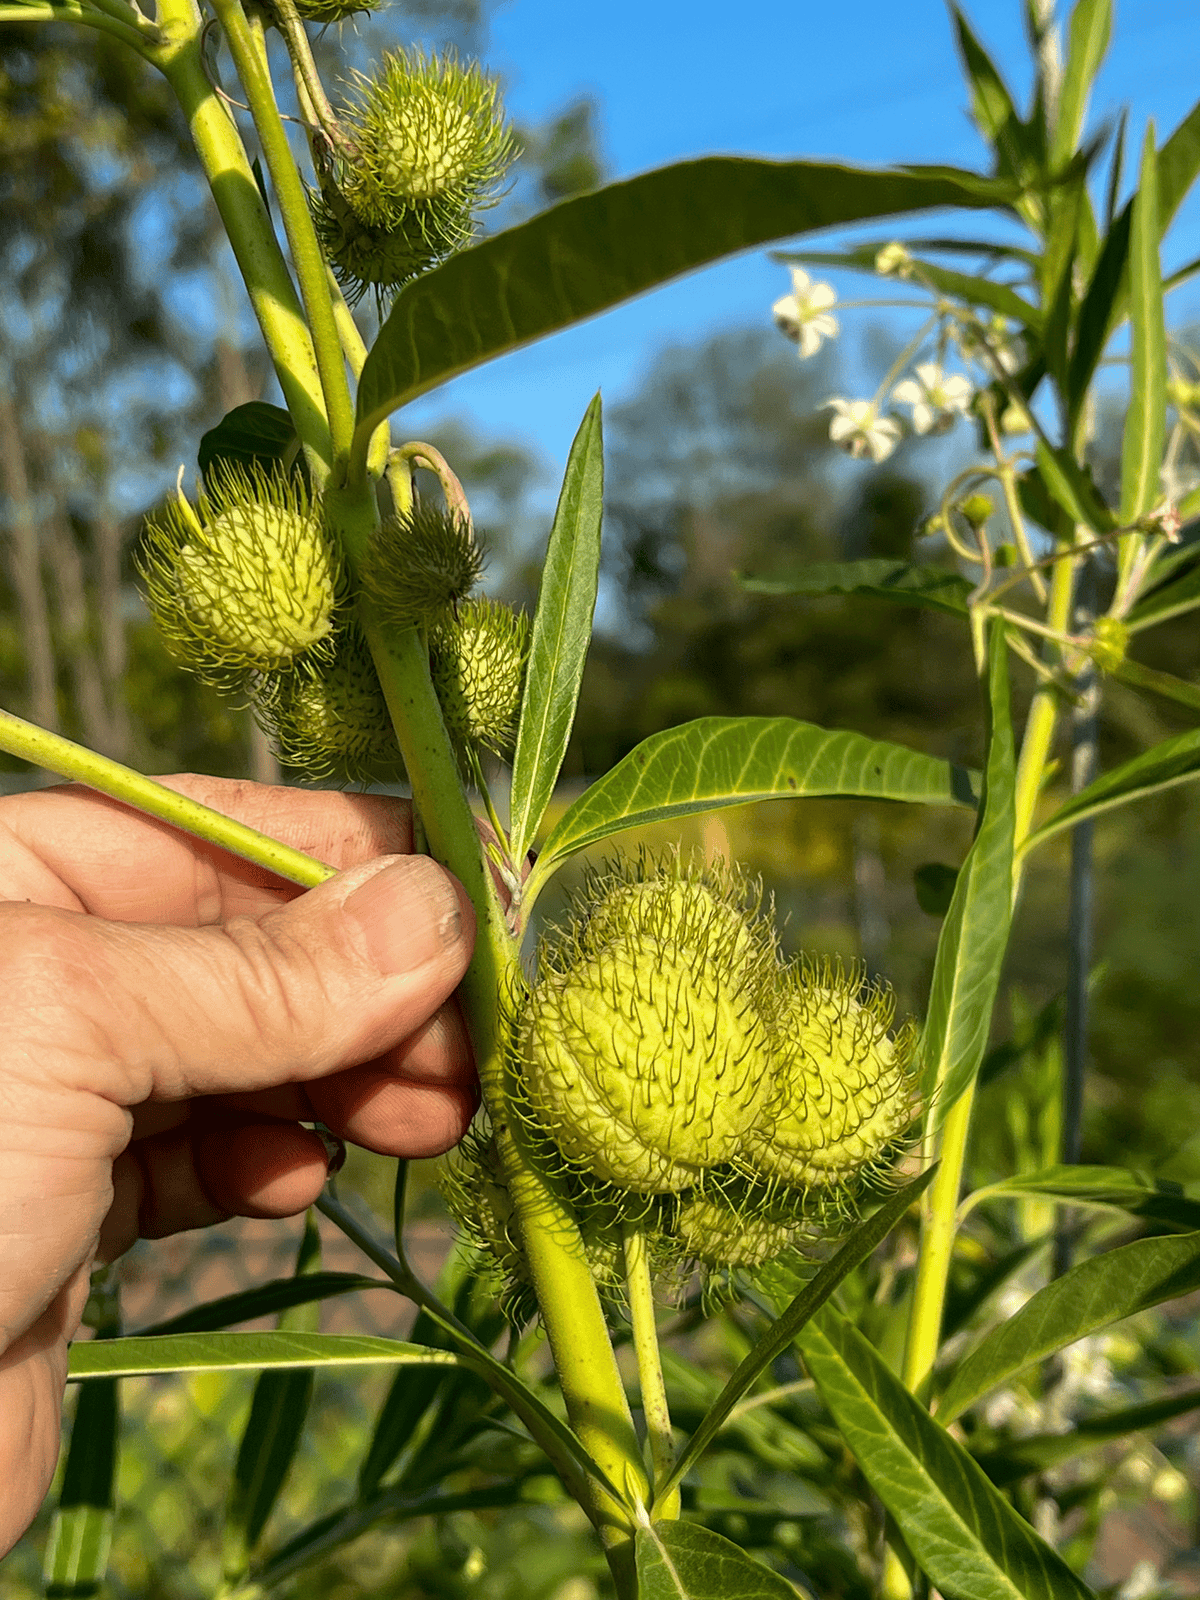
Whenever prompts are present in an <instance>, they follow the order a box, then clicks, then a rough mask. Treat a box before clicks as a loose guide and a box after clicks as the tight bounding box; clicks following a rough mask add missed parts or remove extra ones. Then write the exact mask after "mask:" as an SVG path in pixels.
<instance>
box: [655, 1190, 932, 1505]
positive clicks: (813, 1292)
mask: <svg viewBox="0 0 1200 1600" xmlns="http://www.w3.org/2000/svg"><path fill="white" fill-rule="evenodd" d="M936 1170H937V1168H936V1166H932V1167H930V1168H929V1169H928V1171H926V1172H923V1173H922V1174H921V1175H920V1177H919V1178H914V1179H913V1181H912V1183H910V1184H907V1185H905V1187H904V1188H903V1189H901V1190H900V1191H899V1193H897V1194H894V1195H893V1196H892V1197H891V1199H890V1200H888V1201H886V1202H885V1204H883V1205H881V1206H880V1207H879V1210H878V1211H875V1212H873V1213H872V1214H871V1216H869V1217H868V1218H867V1219H866V1221H865V1222H860V1223H859V1225H858V1226H857V1227H856V1228H855V1229H854V1230H853V1232H852V1233H851V1234H850V1235H849V1237H848V1238H847V1239H846V1241H845V1243H844V1244H843V1245H842V1247H841V1249H840V1250H839V1251H838V1252H837V1254H836V1255H835V1256H834V1257H833V1258H832V1260H830V1261H827V1262H826V1263H825V1265H824V1266H823V1267H822V1268H821V1270H820V1271H819V1272H818V1273H817V1275H816V1276H815V1277H814V1278H812V1279H810V1280H809V1282H808V1283H806V1284H805V1285H804V1287H803V1289H801V1291H800V1293H799V1294H798V1295H797V1296H796V1298H795V1299H794V1300H793V1301H792V1302H791V1304H790V1305H789V1306H788V1307H787V1308H786V1310H784V1311H783V1312H781V1314H780V1315H779V1316H778V1317H777V1318H776V1319H775V1321H774V1322H773V1323H772V1324H771V1326H770V1327H769V1328H768V1329H767V1331H766V1333H764V1334H763V1336H762V1338H761V1339H759V1341H758V1343H757V1344H756V1345H755V1346H754V1348H753V1350H751V1352H750V1354H749V1355H748V1356H747V1357H746V1359H745V1360H744V1361H743V1362H742V1363H741V1365H740V1366H739V1367H738V1369H737V1371H736V1372H734V1373H733V1375H732V1376H731V1377H730V1379H729V1381H728V1383H726V1385H725V1387H724V1388H723V1389H722V1390H721V1392H720V1394H719V1395H718V1396H717V1398H716V1399H715V1400H714V1401H713V1403H712V1405H711V1406H710V1407H709V1409H708V1412H707V1413H706V1415H705V1417H704V1421H703V1422H702V1423H701V1424H700V1426H699V1427H698V1428H697V1429H696V1431H695V1433H694V1434H693V1435H692V1437H691V1438H690V1439H689V1440H688V1442H687V1444H686V1445H685V1446H684V1448H683V1450H682V1451H681V1452H680V1454H679V1459H678V1460H677V1461H676V1463H675V1466H674V1468H673V1470H672V1472H671V1476H670V1478H669V1479H668V1480H667V1482H666V1483H665V1484H662V1485H659V1486H658V1487H657V1494H658V1496H659V1498H661V1497H662V1496H663V1495H665V1494H666V1493H667V1492H668V1491H669V1490H670V1489H671V1488H672V1487H673V1486H674V1485H675V1484H676V1483H678V1482H679V1481H680V1479H682V1478H683V1477H684V1476H685V1474H686V1473H687V1472H688V1471H689V1470H690V1469H691V1466H692V1463H693V1462H695V1461H698V1460H699V1459H700V1457H701V1456H702V1455H703V1453H704V1451H705V1450H707V1449H708V1447H709V1445H710V1444H711V1443H712V1441H713V1440H714V1439H715V1438H716V1436H717V1434H718V1433H720V1431H721V1429H722V1428H723V1427H724V1426H725V1423H726V1421H727V1419H728V1417H729V1414H730V1412H731V1411H732V1410H733V1408H734V1407H735V1406H736V1405H737V1403H738V1401H739V1400H740V1399H741V1398H742V1396H743V1395H745V1394H746V1393H748V1391H749V1390H750V1388H751V1386H752V1385H753V1384H754V1383H756V1382H757V1381H758V1379H759V1378H760V1377H761V1376H762V1374H763V1373H764V1372H765V1371H766V1369H767V1368H768V1367H769V1366H770V1364H771V1362H772V1361H774V1360H775V1358H776V1356H779V1355H782V1354H783V1352H784V1351H785V1350H786V1349H787V1347H788V1345H790V1344H791V1343H792V1342H793V1340H794V1339H795V1337H796V1335H797V1333H798V1332H799V1330H800V1329H801V1328H803V1327H804V1325H805V1323H807V1322H808V1320H809V1318H810V1317H813V1316H814V1315H815V1314H816V1313H817V1312H818V1311H819V1310H820V1309H821V1307H822V1306H823V1305H824V1304H825V1302H826V1301H827V1300H828V1299H829V1296H830V1295H831V1294H832V1293H833V1292H834V1290H835V1289H836V1288H837V1287H838V1285H839V1284H840V1283H842V1282H843V1281H844V1280H845V1279H846V1278H847V1277H848V1276H849V1275H850V1273H852V1272H853V1271H854V1269H855V1267H857V1266H859V1265H860V1263H862V1262H863V1261H865V1260H866V1259H867V1257H868V1256H869V1255H870V1254H871V1253H872V1251H874V1250H876V1249H878V1247H879V1246H880V1245H881V1244H882V1243H883V1241H884V1240H885V1239H886V1238H887V1236H888V1234H889V1233H891V1231H892V1229H893V1228H894V1227H895V1226H896V1224H897V1223H898V1222H899V1221H900V1218H901V1217H902V1216H903V1215H904V1213H905V1212H906V1211H907V1210H908V1208H909V1206H911V1205H912V1204H913V1203H914V1201H916V1200H918V1199H919V1198H920V1196H921V1195H922V1194H923V1193H924V1191H925V1189H926V1188H927V1187H928V1186H929V1184H930V1182H931V1181H932V1179H933V1175H934V1173H935V1171H936Z"/></svg>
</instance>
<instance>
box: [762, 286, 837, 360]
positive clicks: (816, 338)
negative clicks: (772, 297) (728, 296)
mask: <svg viewBox="0 0 1200 1600" xmlns="http://www.w3.org/2000/svg"><path fill="white" fill-rule="evenodd" d="M791 270H792V292H791V294H785V295H784V296H783V298H782V299H780V300H776V302H775V304H774V305H773V306H772V307H771V313H772V315H773V316H774V318H775V323H776V326H777V327H778V328H779V329H780V330H781V331H782V332H783V333H785V334H786V335H787V337H788V338H789V339H790V340H791V341H792V343H793V344H795V345H797V346H798V347H799V351H800V359H801V360H805V359H807V357H809V356H814V355H816V353H817V351H818V350H819V349H820V348H821V345H822V344H823V342H824V341H825V340H826V339H836V338H837V335H838V320H837V318H836V317H834V316H831V315H830V312H829V308H830V306H832V305H833V304H834V303H835V302H836V300H837V295H836V294H835V293H834V291H833V287H832V285H830V284H828V283H813V282H812V281H811V280H810V279H809V276H808V273H807V272H802V271H801V270H800V268H799V267H793V268H792V269H791Z"/></svg>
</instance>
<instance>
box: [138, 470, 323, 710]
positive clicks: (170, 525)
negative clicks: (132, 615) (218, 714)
mask: <svg viewBox="0 0 1200 1600" xmlns="http://www.w3.org/2000/svg"><path fill="white" fill-rule="evenodd" d="M138 569H139V571H140V573H141V576H142V579H143V582H144V584H145V595H146V603H147V605H148V606H149V608H150V613H151V615H152V616H153V618H154V621H155V623H156V625H157V627H158V630H159V632H160V634H161V635H162V637H163V640H164V642H165V644H166V646H167V649H168V650H169V651H170V653H171V655H172V656H173V657H174V659H175V660H176V661H178V662H179V663H180V665H181V666H185V667H187V668H188V669H189V670H190V671H192V672H195V673H196V674H197V675H198V676H199V677H201V678H203V679H204V680H205V681H206V682H209V683H214V684H216V685H217V686H218V687H225V688H228V687H237V686H239V685H241V684H243V683H244V682H245V681H246V679H247V677H248V676H249V675H252V674H255V673H263V672H276V671H279V670H281V669H283V668H287V667H290V666H292V665H293V664H294V663H295V662H297V661H299V660H300V659H301V658H305V657H315V656H317V655H319V654H321V653H327V651H328V645H329V640H330V636H331V633H332V630H333V626H334V613H335V611H336V609H337V605H338V599H339V588H340V582H339V570H338V562H337V559H336V557H335V554H334V551H333V547H332V545H331V543H330V541H329V538H328V536H327V534H326V532H325V528H324V525H323V521H322V517H321V512H320V508H319V506H317V505H316V504H315V503H314V502H313V501H312V500H311V498H310V496H309V494H308V491H307V490H306V489H305V487H304V485H303V484H302V483H301V482H300V481H299V480H298V479H297V478H296V477H294V476H293V477H285V476H284V475H283V474H281V473H277V472H271V471H267V470H265V469H263V468H262V467H260V466H251V467H243V466H241V465H237V464H229V463H223V464H221V465H220V466H219V467H218V468H217V469H215V471H214V472H213V474H212V475H211V482H210V487H209V490H208V492H207V493H205V494H202V495H201V496H200V497H199V500H198V502H197V505H196V508H195V510H194V511H193V510H192V508H191V507H190V506H189V505H188V504H187V502H186V501H185V500H184V499H183V497H182V496H178V497H177V498H176V499H174V500H173V501H171V502H169V503H168V505H167V508H166V510H165V511H164V512H162V513H160V514H159V516H158V517H157V518H155V519H153V520H151V521H150V522H149V523H148V524H147V527H146V543H145V546H144V549H143V550H142V552H141V554H140V556H139V559H138Z"/></svg>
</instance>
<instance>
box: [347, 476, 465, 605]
mask: <svg viewBox="0 0 1200 1600" xmlns="http://www.w3.org/2000/svg"><path fill="white" fill-rule="evenodd" d="M482 576H483V554H482V552H481V550H480V548H479V546H478V544H477V543H476V541H475V535H474V533H473V531H472V528H471V524H470V523H469V522H468V520H467V518H466V517H464V516H462V515H461V514H460V513H458V512H455V511H449V510H446V509H444V508H443V507H441V506H437V505H428V504H426V503H425V502H424V501H422V500H417V501H416V502H415V503H414V505H413V508H412V511H411V512H410V513H409V514H408V515H407V516H403V517H391V518H389V519H388V520H387V521H386V522H384V523H383V524H382V525H381V527H380V528H378V529H377V530H376V533H375V535H374V537H373V538H372V540H371V546H370V549H369V550H368V552H367V559H366V561H365V563H364V565H363V587H364V589H365V590H366V592H367V593H368V594H369V595H370V597H371V599H372V601H373V602H374V604H375V607H376V609H377V610H378V612H379V614H380V616H381V617H382V618H383V620H384V621H385V622H388V623H390V624H391V625H392V626H394V627H397V628H409V627H414V626H415V627H428V626H431V625H436V624H438V623H442V622H445V621H448V620H451V619H449V618H448V617H447V613H448V612H449V611H451V610H452V609H453V608H454V607H456V606H457V605H458V603H459V602H460V601H462V600H465V599H466V598H467V596H468V595H469V594H470V592H471V590H472V589H473V588H474V587H475V585H476V584H477V583H478V582H479V580H480V578H481V577H482Z"/></svg>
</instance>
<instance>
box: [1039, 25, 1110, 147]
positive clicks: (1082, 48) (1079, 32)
mask: <svg viewBox="0 0 1200 1600" xmlns="http://www.w3.org/2000/svg"><path fill="white" fill-rule="evenodd" d="M1111 34H1112V0H1078V3H1077V4H1076V6H1075V9H1074V11H1072V13H1071V26H1070V30H1069V33H1068V44H1067V61H1066V66H1065V68H1064V70H1063V75H1062V83H1061V86H1060V88H1059V94H1058V111H1057V115H1056V117H1055V121H1054V133H1053V137H1052V139H1051V144H1050V164H1051V167H1052V168H1054V169H1055V170H1057V169H1058V168H1060V167H1063V166H1065V165H1066V163H1067V162H1068V161H1069V160H1070V159H1071V157H1072V156H1073V155H1074V153H1075V146H1076V145H1077V144H1078V143H1079V136H1080V134H1081V133H1082V131H1083V119H1084V113H1085V112H1086V110H1087V102H1088V94H1089V92H1090V90H1091V87H1092V83H1093V81H1094V79H1095V77H1096V73H1097V72H1098V70H1099V68H1100V63H1101V62H1102V61H1103V60H1104V55H1105V52H1106V51H1107V49H1108V41H1109V38H1110V37H1111Z"/></svg>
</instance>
